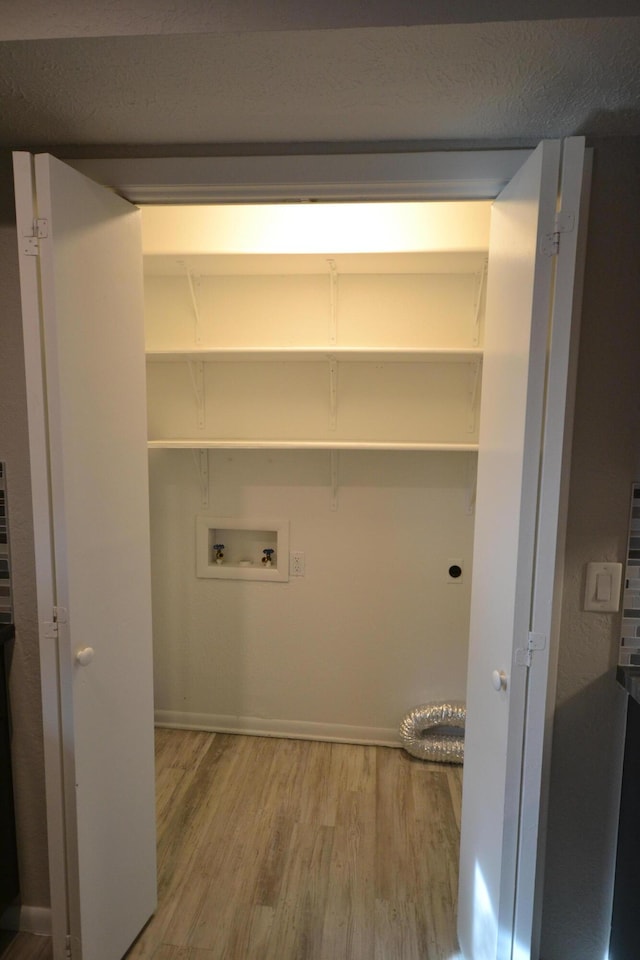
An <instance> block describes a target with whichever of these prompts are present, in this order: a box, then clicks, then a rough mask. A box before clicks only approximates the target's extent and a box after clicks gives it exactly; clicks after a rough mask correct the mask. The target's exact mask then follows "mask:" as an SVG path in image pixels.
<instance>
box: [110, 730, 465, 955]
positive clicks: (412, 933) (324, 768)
mask: <svg viewBox="0 0 640 960" xmlns="http://www.w3.org/2000/svg"><path fill="white" fill-rule="evenodd" d="M156 762H157V820H158V889H159V903H158V910H157V913H156V915H155V916H154V917H153V918H152V920H151V921H150V923H149V924H148V925H147V927H146V928H145V930H144V931H143V933H142V935H141V936H140V937H139V938H138V940H137V941H136V943H135V944H134V946H133V947H132V948H131V950H130V951H129V953H128V954H127V960H456V958H457V956H458V950H457V942H456V936H455V904H456V891H457V872H458V845H459V828H460V799H461V768H459V767H451V766H445V765H440V764H429V763H424V762H422V761H420V760H415V759H413V758H412V757H410V756H408V755H407V754H406V753H405V752H404V751H402V750H394V749H391V748H385V747H360V746H351V745H346V744H330V743H314V742H308V741H300V740H278V739H272V738H265V737H248V736H230V735H223V734H210V733H202V732H197V731H176V730H162V729H160V730H158V731H157V738H156Z"/></svg>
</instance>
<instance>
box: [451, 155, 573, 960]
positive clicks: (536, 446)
mask: <svg viewBox="0 0 640 960" xmlns="http://www.w3.org/2000/svg"><path fill="white" fill-rule="evenodd" d="M584 163H585V156H584V142H583V140H582V139H581V138H574V139H571V140H568V141H565V142H564V144H562V143H560V142H559V141H551V142H545V143H542V144H540V145H539V147H538V148H537V150H535V151H534V153H533V154H532V155H531V156H530V157H529V159H528V160H527V161H526V163H525V164H524V166H523V167H522V168H521V169H520V170H519V171H518V173H517V174H516V175H515V177H514V178H513V179H512V181H511V182H510V183H509V184H508V185H507V186H506V187H505V189H504V190H503V191H502V192H501V193H500V195H499V196H498V197H497V199H496V200H495V202H494V205H493V210H492V216H491V234H490V247H489V274H488V286H487V308H486V328H485V348H484V361H483V388H482V409H481V414H480V436H479V444H480V446H479V453H478V487H477V501H476V524H475V533H474V557H473V583H472V591H471V625H470V638H469V639H470V649H469V666H468V678H467V728H466V736H465V764H464V780H463V807H462V836H461V851H460V887H459V904H458V935H459V939H460V946H461V949H462V954H463V957H464V960H529V958H533V960H537V958H538V953H537V938H538V925H539V894H540V876H541V868H542V859H541V856H540V851H539V849H538V848H539V845H540V846H541V843H542V841H543V839H544V830H543V829H541V826H542V823H541V818H542V816H543V808H544V804H543V802H542V800H543V796H544V781H545V769H544V767H545V764H548V759H549V750H548V747H549V736H548V734H549V726H550V718H551V716H552V712H553V696H554V674H555V669H551V670H550V663H551V664H552V665H553V664H554V651H555V648H556V643H557V636H556V634H557V628H558V617H559V606H560V593H561V577H562V554H563V546H564V524H563V518H564V513H565V500H566V496H565V495H566V485H567V480H568V465H569V464H568V460H569V446H570V443H571V430H570V425H571V415H572V392H573V391H572V382H573V379H574V366H575V352H576V339H577V338H576V326H577V323H576V322H575V321H574V314H575V313H577V309H578V303H577V300H578V299H579V297H578V296H577V295H576V294H575V292H576V291H577V288H578V284H579V280H580V278H579V277H578V273H579V270H578V269H577V267H578V259H579V251H580V244H579V236H580V235H579V227H580V219H581V210H582V212H583V213H584V207H585V201H584V193H585V191H584V189H583V182H584V179H585V171H584Z"/></svg>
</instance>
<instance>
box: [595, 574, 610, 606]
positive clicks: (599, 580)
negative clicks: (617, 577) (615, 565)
mask: <svg viewBox="0 0 640 960" xmlns="http://www.w3.org/2000/svg"><path fill="white" fill-rule="evenodd" d="M596 600H611V574H610V573H599V574H597V576H596Z"/></svg>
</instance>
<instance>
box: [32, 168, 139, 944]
mask: <svg viewBox="0 0 640 960" xmlns="http://www.w3.org/2000/svg"><path fill="white" fill-rule="evenodd" d="M35 183H36V197H37V215H38V218H39V219H40V220H41V221H42V220H44V221H46V224H45V225H44V228H42V229H41V230H40V232H41V233H46V236H45V237H42V238H41V239H40V240H39V242H38V245H39V258H38V259H39V262H40V290H41V329H42V337H43V345H44V347H43V349H44V368H45V369H44V379H45V382H46V405H47V430H48V462H49V470H50V490H51V516H52V526H53V557H54V566H55V573H54V596H55V602H56V605H57V607H58V609H59V610H61V611H62V615H61V617H60V623H59V674H60V689H61V698H60V703H61V721H62V730H63V773H64V785H65V814H66V816H65V821H66V831H67V857H68V863H67V873H68V887H69V921H70V929H71V937H72V950H73V955H74V957H76V956H77V957H80V956H82V957H84V958H85V960H118V958H120V957H121V956H122V955H123V953H124V952H125V951H126V949H127V948H128V946H129V945H130V943H131V941H132V940H133V939H134V938H135V936H136V935H137V933H138V932H139V930H140V929H141V927H142V926H143V925H144V923H145V922H146V921H147V920H148V919H149V917H150V915H151V914H152V912H153V910H154V909H155V900H156V865H155V825H154V768H153V698H152V656H151V614H150V610H151V605H150V574H149V559H150V558H149V529H148V525H149V511H148V485H147V453H146V417H145V409H146V403H145V372H144V340H143V329H142V263H141V246H140V226H139V214H138V211H137V210H136V208H134V207H132V206H131V205H130V204H129V203H127V202H126V201H124V200H122V199H121V198H120V197H117V196H115V195H114V194H113V193H111V192H109V191H108V190H106V189H104V188H103V187H99V186H98V185H96V184H95V183H93V182H92V181H90V180H87V179H86V178H85V177H83V176H81V175H80V174H78V173H77V172H76V171H74V170H72V169H71V168H70V167H68V166H66V165H65V164H63V163H60V162H59V161H57V160H55V159H53V158H52V157H49V156H47V155H40V156H37V157H36V158H35ZM37 520H38V518H36V521H37ZM36 536H37V537H42V538H45V537H47V536H50V533H49V531H46V530H44V529H42V528H39V529H37V530H36ZM87 647H91V648H93V650H94V657H93V659H92V661H91V662H89V663H86V664H84V665H83V664H82V663H81V662H80V661H79V660H78V659H77V653H78V651H79V650H81V649H83V648H87Z"/></svg>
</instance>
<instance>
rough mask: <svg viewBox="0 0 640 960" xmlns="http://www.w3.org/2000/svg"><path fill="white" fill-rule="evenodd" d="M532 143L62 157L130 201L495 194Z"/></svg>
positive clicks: (483, 197)
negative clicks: (353, 150) (378, 150)
mask: <svg viewBox="0 0 640 960" xmlns="http://www.w3.org/2000/svg"><path fill="white" fill-rule="evenodd" d="M531 152H532V151H531V150H451V151H439V152H438V151H434V152H419V151H417V152H415V153H361V154H337V155H336V154H329V155H322V156H304V155H302V156H279V157H173V158H157V157H146V158H139V159H129V160H124V159H106V158H105V159H96V160H74V159H70V160H67V161H66V162H67V163H68V164H69V165H70V166H72V167H75V169H76V170H79V171H80V173H83V174H84V175H85V176H87V177H91V179H92V180H96V181H97V182H98V183H102V184H105V185H107V186H110V187H113V189H115V190H116V191H117V192H118V193H119V194H121V196H123V197H126V199H127V200H130V201H131V202H132V203H266V202H270V203H274V202H277V201H281V200H301V201H302V200H310V199H313V200H324V201H329V200H351V201H357V200H386V201H393V200H440V199H444V200H471V199H473V200H493V198H494V197H496V196H497V195H498V194H499V193H500V191H501V190H502V188H503V187H504V186H505V185H506V184H507V183H508V182H509V180H511V178H512V177H513V176H514V174H515V172H516V170H518V169H519V168H520V167H521V166H522V164H523V163H524V161H525V160H526V158H527V157H528V156H529V154H530V153H531Z"/></svg>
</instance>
